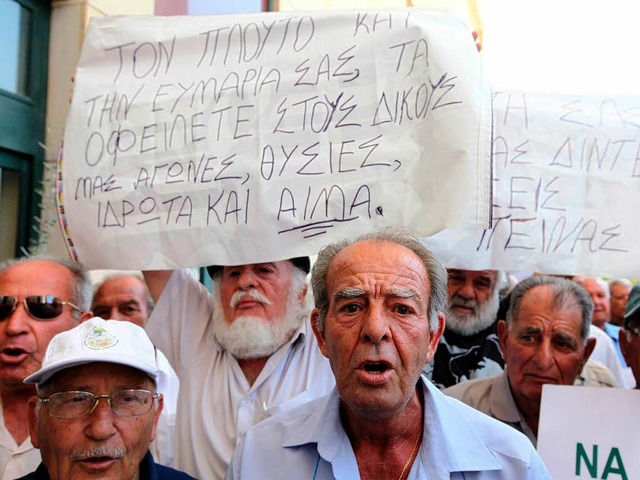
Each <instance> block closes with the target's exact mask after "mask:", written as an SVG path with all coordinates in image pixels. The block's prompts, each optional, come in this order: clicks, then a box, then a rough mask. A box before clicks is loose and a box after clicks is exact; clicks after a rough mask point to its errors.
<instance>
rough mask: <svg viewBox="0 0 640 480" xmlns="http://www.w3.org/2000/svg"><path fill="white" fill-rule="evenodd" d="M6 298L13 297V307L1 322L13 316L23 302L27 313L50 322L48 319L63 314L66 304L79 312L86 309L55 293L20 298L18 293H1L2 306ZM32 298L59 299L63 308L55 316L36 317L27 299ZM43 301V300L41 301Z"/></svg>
mask: <svg viewBox="0 0 640 480" xmlns="http://www.w3.org/2000/svg"><path fill="white" fill-rule="evenodd" d="M5 298H12V299H13V301H14V304H13V308H12V309H11V311H10V312H9V313H8V314H7V316H6V317H3V318H0V322H2V321H4V320H7V319H8V318H10V317H11V315H13V314H14V312H15V311H16V310H17V308H18V304H19V303H21V302H22V304H23V305H24V309H25V311H26V312H27V314H28V315H29V316H30V317H31V318H33V319H34V320H39V321H43V322H48V321H52V320H55V319H56V318H58V317H59V316H60V315H62V311H63V310H64V306H65V305H69V306H70V307H71V308H73V309H74V310H76V311H77V312H78V313H84V310H82V309H81V308H80V307H78V306H77V305H76V304H74V303H72V302H68V301H66V300H61V299H60V298H58V297H56V296H55V295H28V296H26V297H23V298H22V299H20V298H19V297H18V296H17V295H0V307H1V306H2V300H3V299H5ZM32 298H40V299H43V298H51V299H53V300H54V301H57V302H58V303H59V304H61V305H62V307H63V310H61V311H60V313H59V314H58V315H56V316H55V317H51V318H40V317H36V316H35V315H34V314H33V313H32V312H31V309H30V308H29V304H28V303H27V301H28V300H29V299H32ZM40 303H43V302H40ZM44 305H51V303H49V304H44Z"/></svg>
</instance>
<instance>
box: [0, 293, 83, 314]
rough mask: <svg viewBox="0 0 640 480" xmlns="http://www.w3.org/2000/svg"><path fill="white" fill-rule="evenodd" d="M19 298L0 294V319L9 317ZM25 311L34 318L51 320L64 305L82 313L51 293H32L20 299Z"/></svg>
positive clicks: (71, 304) (59, 312)
mask: <svg viewBox="0 0 640 480" xmlns="http://www.w3.org/2000/svg"><path fill="white" fill-rule="evenodd" d="M18 302H20V300H19V299H18V297H14V296H11V295H0V320H4V319H6V318H9V317H10V316H11V314H12V313H13V312H14V310H15V309H16V308H17V307H18ZM22 303H23V304H24V308H25V309H26V310H27V313H28V314H29V315H30V316H31V317H32V318H35V319H36V320H53V319H54V318H56V317H59V316H60V314H61V313H62V309H63V307H64V306H65V305H69V306H70V307H71V308H73V309H75V310H77V311H78V312H81V313H82V310H81V309H80V308H79V307H77V306H75V305H74V304H73V303H71V302H65V301H63V300H60V299H59V298H57V297H54V296H52V295H33V296H31V297H25V298H23V299H22Z"/></svg>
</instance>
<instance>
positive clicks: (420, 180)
mask: <svg viewBox="0 0 640 480" xmlns="http://www.w3.org/2000/svg"><path fill="white" fill-rule="evenodd" d="M490 100H491V99H490V94H489V93H488V89H487V88H485V87H483V79H482V74H481V67H480V59H479V55H478V53H477V51H476V47H475V45H474V42H473V39H472V36H471V33H470V32H469V30H468V29H467V28H466V27H465V26H464V25H463V24H462V23H461V22H460V21H459V20H457V19H456V18H455V17H452V16H448V15H445V14H440V13H430V12H425V11H420V10H417V9H405V10H396V11H388V12H371V11H368V12H366V13H358V12H340V13H314V14H255V15H242V16H239V15H238V16H234V15H224V16H202V17H198V16H194V17H106V18H99V19H94V20H92V24H91V26H90V28H89V30H88V33H87V36H86V39H85V42H84V45H83V49H82V54H81V58H80V61H79V65H78V69H77V73H76V79H75V89H74V95H73V100H72V104H71V109H70V113H69V117H68V121H67V125H66V130H65V137H64V146H63V150H62V154H61V169H60V172H61V181H60V183H59V187H60V208H61V211H62V214H63V216H62V224H63V225H64V227H65V232H66V234H67V235H68V241H69V245H70V251H71V252H72V254H73V255H74V256H76V257H77V258H78V259H79V260H81V261H82V262H84V263H85V264H86V265H87V266H88V267H90V268H124V269H156V268H173V267H191V266H200V265H206V264H242V263H252V262H256V261H263V260H276V259H280V258H288V257H292V256H298V255H306V254H310V253H315V252H317V250H318V249H319V247H320V246H322V245H324V244H326V243H329V242H331V241H334V240H336V239H339V238H343V237H346V236H350V235H353V234H355V233H358V232H362V231H366V230H370V229H372V228H374V227H378V226H384V225H390V224H403V225H409V226H412V227H413V228H415V229H416V230H417V231H418V232H420V233H421V234H422V235H430V234H433V233H435V232H438V231H440V230H442V229H444V228H447V227H459V226H470V227H472V228H486V227H487V226H488V225H489V215H490V203H491V200H490V186H491V182H490V174H491V173H490V170H491V167H490V166H491V161H490V148H491V132H490V130H491V111H490V108H491V107H490Z"/></svg>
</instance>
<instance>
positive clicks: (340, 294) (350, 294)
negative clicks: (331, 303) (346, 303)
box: [333, 287, 365, 300]
mask: <svg viewBox="0 0 640 480" xmlns="http://www.w3.org/2000/svg"><path fill="white" fill-rule="evenodd" d="M364 294H365V291H364V290H363V289H362V288H358V287H347V288H343V289H342V290H338V291H337V292H336V294H335V295H334V296H333V299H334V300H343V299H349V298H360V297H363V296H364Z"/></svg>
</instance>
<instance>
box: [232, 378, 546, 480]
mask: <svg viewBox="0 0 640 480" xmlns="http://www.w3.org/2000/svg"><path fill="white" fill-rule="evenodd" d="M421 383H422V385H423V388H422V391H423V395H424V399H425V402H424V405H425V415H424V418H425V423H424V432H425V434H424V435H423V440H422V445H421V447H420V451H419V453H418V456H417V457H416V460H415V461H414V462H413V465H412V467H411V470H410V472H409V479H411V480H417V479H438V480H439V479H443V480H444V479H447V480H450V479H460V480H462V479H466V480H494V479H501V480H524V479H535V480H544V479H551V475H550V474H549V472H548V471H547V469H546V467H545V466H544V464H543V463H542V460H541V459H540V457H539V456H538V454H537V453H536V451H535V449H534V447H533V446H532V445H531V442H529V440H528V439H527V438H526V437H525V436H524V435H522V434H521V433H519V432H517V431H516V430H514V429H513V428H511V427H509V426H507V425H504V424H503V423H501V422H499V421H497V420H494V419H492V418H489V417H488V416H486V415H484V414H481V413H479V412H477V411H476V410H474V409H472V408H470V407H468V406H466V405H464V404H462V403H461V402H459V401H457V400H455V399H453V398H449V397H446V396H445V395H443V394H442V393H441V392H440V391H439V390H438V389H437V388H435V387H434V386H433V385H432V384H431V383H430V382H428V381H427V380H426V379H424V378H423V379H422V380H421ZM339 406H340V398H339V396H338V393H337V391H336V389H334V390H333V391H332V392H331V394H329V395H328V396H326V397H322V398H319V399H317V400H315V401H312V402H310V403H307V404H306V405H302V406H301V407H298V408H296V409H293V410H291V411H289V412H287V413H285V414H283V415H277V416H275V417H273V418H270V419H268V420H265V421H264V422H262V423H261V424H259V425H257V426H256V427H254V428H252V429H251V430H249V431H248V432H247V434H246V437H245V438H244V440H243V442H242V443H241V444H240V445H239V447H238V449H237V450H236V452H235V454H234V457H233V460H232V462H231V466H230V468H229V471H228V472H227V477H226V478H227V479H230V480H235V479H247V480H248V479H255V478H278V479H296V480H300V479H309V480H330V479H337V480H342V479H344V480H354V479H359V478H360V473H359V471H358V464H357V461H356V457H355V454H354V452H353V448H352V447H351V442H350V441H349V438H348V436H347V434H346V432H345V430H344V428H343V426H342V423H341V421H340V411H339Z"/></svg>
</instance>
